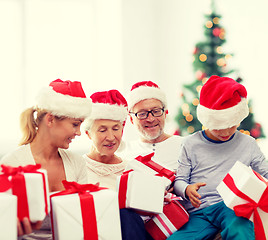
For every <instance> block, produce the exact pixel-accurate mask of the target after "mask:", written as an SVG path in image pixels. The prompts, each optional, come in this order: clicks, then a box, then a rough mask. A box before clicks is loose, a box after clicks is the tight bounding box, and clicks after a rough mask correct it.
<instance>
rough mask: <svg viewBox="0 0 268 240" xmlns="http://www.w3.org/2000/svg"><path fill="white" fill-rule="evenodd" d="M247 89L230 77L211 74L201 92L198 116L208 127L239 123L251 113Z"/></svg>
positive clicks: (222, 126) (215, 127)
mask: <svg viewBox="0 0 268 240" xmlns="http://www.w3.org/2000/svg"><path fill="white" fill-rule="evenodd" d="M246 98H247V90H246V88H245V87H244V86H243V85H241V84H240V83H238V82H236V81H235V80H233V79H231V78H228V77H218V76H211V77H210V78H209V79H208V81H207V82H206V83H205V84H204V86H203V87H202V89H201V92H200V103H199V105H198V106H197V118H198V120H199V121H200V122H201V123H202V124H203V125H204V126H205V127H207V128H208V129H226V128H230V127H233V126H235V125H239V124H240V123H241V122H242V121H243V119H244V118H246V117H247V116H248V114H249V109H248V104H247V99H246Z"/></svg>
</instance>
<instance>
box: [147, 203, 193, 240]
mask: <svg viewBox="0 0 268 240" xmlns="http://www.w3.org/2000/svg"><path fill="white" fill-rule="evenodd" d="M188 221H189V214H188V212H187V211H186V210H185V209H184V207H183V206H182V205H181V204H180V203H179V201H177V200H172V201H171V202H169V203H167V204H165V205H164V208H163V213H161V214H158V215H155V216H153V217H152V218H151V219H150V220H149V221H147V222H146V223H145V229H146V231H147V232H148V233H149V234H150V235H151V236H152V238H153V239H154V240H165V239H167V238H168V237H169V236H171V235H172V233H174V232H176V231H177V230H178V229H180V228H181V227H182V226H183V225H184V224H185V223H187V222H188Z"/></svg>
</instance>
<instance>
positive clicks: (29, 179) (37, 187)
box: [0, 164, 49, 223]
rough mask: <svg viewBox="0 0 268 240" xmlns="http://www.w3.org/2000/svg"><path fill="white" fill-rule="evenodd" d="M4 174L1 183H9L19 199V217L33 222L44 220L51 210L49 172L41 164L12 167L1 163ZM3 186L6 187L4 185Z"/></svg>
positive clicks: (0, 176) (10, 190) (1, 176)
mask: <svg viewBox="0 0 268 240" xmlns="http://www.w3.org/2000/svg"><path fill="white" fill-rule="evenodd" d="M1 167H2V172H3V174H1V175H0V184H1V185H2V184H3V185H5V186H7V185H9V186H7V187H6V188H8V187H11V189H9V190H7V192H11V193H12V194H13V195H16V196H17V199H18V218H19V219H20V220H22V219H23V218H24V217H27V218H29V219H30V221H31V222H33V223H34V222H37V221H42V220H44V219H45V217H46V215H47V214H48V212H49V194H48V192H49V191H48V180H47V172H46V170H44V169H40V167H41V165H40V164H37V165H27V166H24V167H22V166H20V167H11V166H6V165H1ZM2 188H5V187H3V186H2Z"/></svg>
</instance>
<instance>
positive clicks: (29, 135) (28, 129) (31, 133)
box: [19, 107, 47, 145]
mask: <svg viewBox="0 0 268 240" xmlns="http://www.w3.org/2000/svg"><path fill="white" fill-rule="evenodd" d="M35 112H36V118H35V117H34V113H35ZM46 113H47V111H44V110H43V111H40V110H36V109H34V108H33V107H31V108H27V109H26V110H24V111H23V112H22V113H21V115H20V128H21V131H22V139H21V141H20V143H19V145H25V144H28V143H31V142H32V141H33V140H34V138H35V136H36V132H37V128H38V125H39V123H40V122H41V121H42V119H43V118H44V116H45V115H46Z"/></svg>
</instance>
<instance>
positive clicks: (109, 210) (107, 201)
mask: <svg viewBox="0 0 268 240" xmlns="http://www.w3.org/2000/svg"><path fill="white" fill-rule="evenodd" d="M91 194H92V195H93V198H94V206H95V214H96V221H97V232H98V239H99V240H111V239H114V240H121V239H122V237H121V224H120V215H119V207H118V195H117V193H116V192H115V191H112V190H109V189H105V190H100V191H97V192H91ZM51 207H52V208H51V209H52V223H53V236H54V239H55V240H73V239H84V232H83V220H82V213H81V205H80V198H79V195H78V193H74V194H68V195H61V196H52V197H51ZM89 224H90V223H89ZM92 239H93V238H92Z"/></svg>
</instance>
